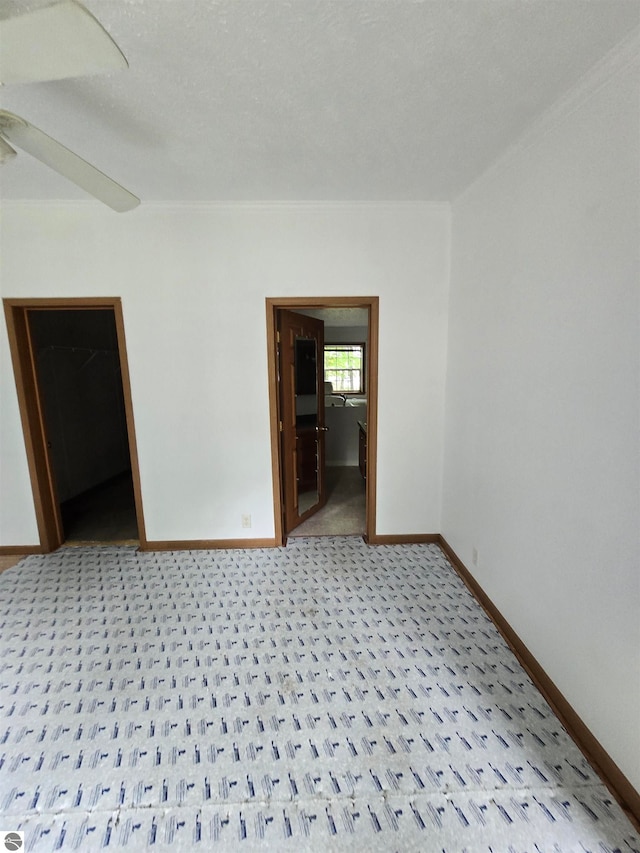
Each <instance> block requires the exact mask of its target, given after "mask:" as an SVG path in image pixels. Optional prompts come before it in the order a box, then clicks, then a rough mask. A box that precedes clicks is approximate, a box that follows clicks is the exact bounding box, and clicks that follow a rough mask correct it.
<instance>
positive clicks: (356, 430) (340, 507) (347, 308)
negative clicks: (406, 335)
mask: <svg viewBox="0 0 640 853" xmlns="http://www.w3.org/2000/svg"><path fill="white" fill-rule="evenodd" d="M292 312H294V313H293V315H292ZM297 315H302V317H298V321H297V324H298V325H299V326H300V328H299V329H298V331H295V325H296V324H295V317H296V316H297ZM287 316H289V317H291V316H293V318H294V327H287V326H286V324H285V328H286V329H287V331H286V333H285V334H284V335H283V334H282V333H280V334H279V328H280V327H281V326H282V322H283V318H284V317H287ZM305 318H308V322H320V323H321V324H322V326H323V334H324V331H326V336H325V338H326V340H325V343H326V345H327V347H329V348H330V346H331V345H333V344H336V345H337V344H338V341H342V342H344V341H345V340H348V339H349V337H350V336H351V338H352V339H353V338H354V337H358V339H359V340H360V341H361V342H362V343H360V344H359V345H358V346H359V348H360V349H361V350H362V353H363V354H364V350H365V346H366V359H365V360H363V362H362V365H361V371H362V376H361V380H360V381H361V386H360V387H359V389H358V390H359V393H356V392H355V391H354V390H353V389H352V390H351V391H348V392H347V393H346V394H343V393H339V392H340V388H335V389H333V388H329V383H326V382H325V380H326V379H327V378H328V377H326V376H325V375H324V371H323V370H322V367H321V366H322V364H323V353H321V354H320V357H319V358H318V364H319V366H320V367H319V368H318V370H317V375H316V389H315V393H316V403H315V404H314V411H316V410H317V418H316V421H314V432H315V439H314V446H315V451H316V452H315V453H314V454H313V457H314V458H315V460H316V466H317V472H316V475H315V477H316V483H317V484H318V489H317V496H318V500H317V501H316V502H315V503H314V505H313V508H312V509H309V508H308V507H307V504H306V503H304V501H305V500H306V497H307V492H306V491H305V488H304V482H303V480H301V479H300V476H301V475H300V472H301V471H302V468H301V467H300V465H299V462H298V461H297V457H298V458H300V457H304V456H305V453H304V450H305V441H304V440H303V439H304V438H305V436H303V435H302V434H301V433H302V432H303V430H300V429H297V430H296V428H295V421H296V409H297V408H298V409H299V408H300V405H301V404H305V405H306V403H307V402H308V400H309V396H308V394H305V395H302V396H300V395H298V396H296V393H295V389H293V391H291V390H288V387H287V381H286V380H287V378H288V374H289V375H290V376H291V377H294V378H295V373H296V358H297V356H296V346H298V347H301V348H302V349H301V354H302V352H303V349H304V347H307V348H308V347H309V346H310V339H311V334H312V333H311V332H307V331H304V326H305V325H306V324H305V322H304V321H305ZM356 326H357V327H358V329H357V331H356V329H355V327H356ZM336 327H341V328H336ZM348 327H350V328H348ZM289 328H294V331H292V332H289V331H288V329H289ZM341 333H342V334H341ZM315 338H316V340H317V339H318V335H317V334H316V335H315ZM267 339H268V360H269V402H270V413H271V450H272V467H273V494H274V509H275V528H276V542H277V543H278V544H281V545H282V544H284V542H285V541H286V538H287V537H288V536H317V535H345V534H359V535H362V536H363V537H364V538H365V539H369V538H372V537H374V536H375V489H376V444H377V364H378V298H377V297H353V298H351V297H333V298H330V297H326V298H282V299H274V298H269V299H267ZM365 340H366V344H364V341H365ZM343 345H344V344H343V343H341V344H340V346H343ZM287 347H289V351H288V350H287ZM354 348H355V347H354ZM294 378H292V379H291V382H293V381H294ZM331 378H333V379H334V383H333V384H335V377H331ZM283 380H284V381H283ZM333 390H335V391H336V393H332V391H333ZM289 397H290V398H291V402H288V398H289ZM301 411H302V410H301ZM305 411H306V410H305ZM307 419H308V417H307V416H304V417H303V418H300V417H298V420H300V421H302V420H305V421H306V420H307ZM288 421H291V422H292V423H291V425H290V426H291V429H290V430H289V431H287V424H288ZM307 431H308V430H307ZM297 433H300V435H298V434H297ZM292 435H293V438H292V437H291V436H292ZM292 442H293V444H292ZM296 447H297V448H298V449H299V451H300V452H299V453H298V454H297V456H296ZM325 451H326V452H325ZM292 460H293V461H292ZM292 471H297V474H298V480H297V484H302V485H301V487H300V489H298V488H297V484H296V482H295V479H292V474H291V472H292ZM298 491H300V495H299V496H298ZM292 507H293V512H292ZM300 509H303V510H304V512H302V513H301V512H300ZM292 518H293V522H292Z"/></svg>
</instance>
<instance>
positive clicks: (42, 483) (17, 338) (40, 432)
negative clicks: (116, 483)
mask: <svg viewBox="0 0 640 853" xmlns="http://www.w3.org/2000/svg"><path fill="white" fill-rule="evenodd" d="M2 302H3V305H4V313H5V318H6V323H7V332H8V338H9V349H10V351H11V359H12V362H13V372H14V376H15V382H16V390H17V394H18V407H19V410H20V418H21V421H22V431H23V434H24V442H25V448H26V452H27V464H28V466H29V476H30V478H31V489H32V491H33V502H34V507H35V513H36V523H37V526H38V535H39V538H40V548H39V550H40V551H41V552H42V553H49V552H50V551H55V549H56V548H59V547H60V545H62V544H63V542H64V530H63V527H62V518H61V514H60V503H59V500H58V496H57V490H56V485H55V476H54V471H53V462H52V459H51V455H50V453H49V450H48V448H47V435H46V429H45V423H44V417H43V412H42V401H41V399H40V393H39V389H38V380H37V375H36V365H35V354H34V352H33V344H32V340H31V334H30V331H29V322H28V312H29V310H33V309H37V310H43V311H60V310H67V311H74V310H76V311H90V310H100V309H107V310H109V309H110V310H112V311H113V316H114V320H115V326H116V336H117V341H118V355H119V358H120V374H121V378H122V391H123V394H124V409H125V418H126V423H127V435H128V439H129V456H130V459H131V474H132V479H133V492H134V502H135V508H136V519H137V525H138V536H139V539H140V545H141V547H143V546H144V544H145V543H146V534H145V526H144V514H143V509H142V491H141V487H140V471H139V466H138V450H137V444H136V435H135V425H134V418H133V401H132V397H131V385H130V377H129V364H128V360H127V349H126V344H125V333H124V317H123V313H122V301H121V299H120V298H119V297H89V298H82V297H78V298H58V299H47V298H44V299H3V300H2Z"/></svg>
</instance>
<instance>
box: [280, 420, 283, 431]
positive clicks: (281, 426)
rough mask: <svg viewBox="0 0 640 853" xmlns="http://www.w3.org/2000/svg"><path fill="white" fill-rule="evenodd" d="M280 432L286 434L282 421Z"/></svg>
mask: <svg viewBox="0 0 640 853" xmlns="http://www.w3.org/2000/svg"><path fill="white" fill-rule="evenodd" d="M280 432H284V426H283V425H282V421H280Z"/></svg>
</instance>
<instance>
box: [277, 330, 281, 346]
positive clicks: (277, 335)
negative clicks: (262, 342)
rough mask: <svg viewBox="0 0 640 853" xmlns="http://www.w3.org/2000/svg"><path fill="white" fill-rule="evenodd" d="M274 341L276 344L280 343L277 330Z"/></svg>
mask: <svg viewBox="0 0 640 853" xmlns="http://www.w3.org/2000/svg"><path fill="white" fill-rule="evenodd" d="M276 343H277V344H279V343H280V332H279V331H278V332H276Z"/></svg>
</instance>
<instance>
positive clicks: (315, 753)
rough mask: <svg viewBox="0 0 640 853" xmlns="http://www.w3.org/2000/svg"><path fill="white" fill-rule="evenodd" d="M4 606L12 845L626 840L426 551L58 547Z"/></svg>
mask: <svg viewBox="0 0 640 853" xmlns="http://www.w3.org/2000/svg"><path fill="white" fill-rule="evenodd" d="M0 602H1V603H0V649H1V650H2V651H1V658H0V810H1V815H2V817H1V819H0V830H3V831H5V832H8V831H22V832H24V833H25V849H26V850H35V851H41V850H42V851H54V850H63V851H70V850H80V851H83V853H84V851H92V850H103V849H109V850H110V849H122V848H126V849H129V850H156V849H166V850H173V851H175V850H185V851H187V850H188V851H192V850H199V849H202V850H207V851H208V850H220V851H242V850H247V851H252V850H272V851H278V853H279V851H287V850H291V851H341V850H349V851H381V853H382V851H384V853H389V851H420V853H431V851H434V853H435V851H446V853H454V852H456V853H461V851H469V853H471V852H472V851H483V853H488V851H494V853H507V851H509V853H524V851H527V853H533V852H534V851H538V853H542V851H549V853H551V851H553V853H566V852H567V851H581V853H585V851H594V853H595V851H598V853H606V851H614V850H620V851H626V853H628V851H634V850H635V851H638V850H640V839H639V838H638V836H637V834H636V833H635V832H634V830H633V827H632V826H631V825H630V824H629V822H628V821H627V820H626V818H625V817H624V815H623V814H622V812H621V810H620V809H619V807H618V806H617V804H616V803H615V802H614V801H613V800H612V798H611V796H610V795H609V794H608V792H607V791H606V789H605V788H604V787H603V785H602V784H601V782H600V781H599V779H598V778H597V777H596V775H595V773H594V772H593V771H592V770H591V768H590V767H589V766H588V765H587V763H586V762H585V760H584V759H583V757H582V756H581V754H580V753H579V751H578V750H577V748H576V747H575V745H574V744H573V742H572V741H571V740H570V739H569V737H568V735H567V734H566V732H565V731H564V730H563V728H562V726H561V725H560V723H559V722H558V720H557V719H556V718H555V717H554V715H553V713H552V712H551V710H550V709H549V707H548V706H547V705H546V704H545V702H544V700H543V699H542V698H541V696H540V695H539V693H537V691H536V689H535V688H534V686H533V685H532V684H531V682H530V681H529V679H528V678H527V676H526V675H525V673H524V672H523V671H522V669H521V668H520V666H519V665H518V663H517V661H516V660H515V659H514V657H513V656H512V654H511V653H510V651H509V649H508V647H507V646H506V644H505V643H504V641H503V640H502V639H501V637H500V636H499V635H498V634H497V632H496V630H495V628H494V627H493V625H492V624H491V623H490V622H489V620H488V619H487V617H486V616H485V614H484V612H483V611H482V610H481V609H480V608H479V607H478V605H477V604H476V602H475V601H474V599H473V598H472V597H471V595H470V594H469V593H468V591H467V590H466V588H465V587H464V585H463V584H462V582H461V581H460V580H459V578H458V577H457V575H456V574H455V573H454V571H453V570H452V568H451V567H450V565H449V564H448V562H447V561H446V559H445V558H444V556H443V555H442V553H441V551H440V550H439V549H438V548H437V547H435V546H428V545H415V546H380V547H367V546H366V545H365V544H364V543H363V542H362V541H361V540H358V539H356V538H340V537H335V538H331V537H327V538H318V539H296V540H292V541H290V543H289V545H288V546H287V547H286V548H283V549H270V550H269V549H265V550H247V551H216V552H197V551H192V552H176V553H153V554H141V553H137V551H136V550H135V548H132V547H129V548H127V547H116V546H113V547H102V548H67V549H63V550H60V551H58V552H56V553H55V554H52V555H48V556H34V557H29V558H27V559H26V560H24V561H23V562H22V563H21V564H20V565H19V566H17V567H15V568H13V569H10V570H8V571H7V572H5V573H3V574H2V575H1V576H0Z"/></svg>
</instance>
